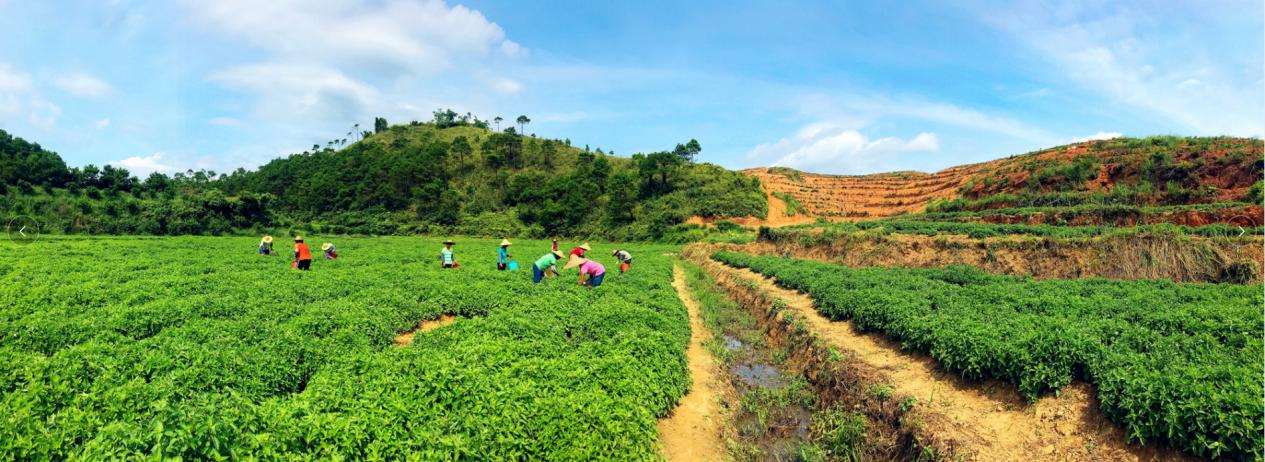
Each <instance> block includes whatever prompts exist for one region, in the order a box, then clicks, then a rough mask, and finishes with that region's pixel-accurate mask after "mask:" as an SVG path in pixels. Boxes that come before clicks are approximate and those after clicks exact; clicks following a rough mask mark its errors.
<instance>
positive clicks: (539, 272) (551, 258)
mask: <svg viewBox="0 0 1265 462" xmlns="http://www.w3.org/2000/svg"><path fill="white" fill-rule="evenodd" d="M559 258H562V252H560V251H558V250H553V251H551V252H549V253H547V254H545V256H543V257H540V259H539V260H536V263H532V265H531V281H532V283H535V284H540V280H541V279H544V278H545V271H548V270H549V267H550V266H553V265H555V264H557V263H558V259H559Z"/></svg>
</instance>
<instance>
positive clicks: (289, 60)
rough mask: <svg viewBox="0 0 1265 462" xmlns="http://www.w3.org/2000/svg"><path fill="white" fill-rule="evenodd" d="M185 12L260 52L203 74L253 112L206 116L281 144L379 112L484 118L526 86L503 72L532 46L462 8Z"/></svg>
mask: <svg viewBox="0 0 1265 462" xmlns="http://www.w3.org/2000/svg"><path fill="white" fill-rule="evenodd" d="M184 9H185V11H186V12H187V13H188V15H189V17H190V19H191V22H193V23H194V24H196V25H200V26H201V27H203V28H205V29H206V30H208V31H210V32H212V33H214V34H218V35H220V36H222V37H224V38H225V39H227V40H228V41H229V42H236V43H237V44H245V45H246V47H247V48H249V49H253V50H251V51H255V53H243V55H262V57H260V58H257V59H255V60H253V61H252V62H245V63H237V64H233V65H229V66H226V67H223V68H220V69H217V70H215V71H213V72H211V73H210V75H209V76H208V80H210V81H211V82H214V83H216V84H218V85H220V86H222V87H224V88H227V89H230V90H235V91H238V92H240V93H242V95H243V96H244V97H245V98H246V99H244V100H242V101H234V102H232V104H234V105H244V106H245V107H247V108H249V109H251V110H250V111H248V112H246V113H244V114H242V115H240V116H237V118H234V119H232V120H229V119H227V118H216V119H213V120H212V121H211V123H212V124H215V125H240V126H250V127H261V128H263V129H266V130H268V131H269V132H270V133H271V134H272V135H271V136H273V137H275V138H277V140H278V142H279V143H281V144H282V145H294V144H300V145H302V144H304V143H310V142H313V141H318V140H325V139H328V138H329V137H331V136H341V134H342V133H344V132H345V131H346V130H347V129H348V128H350V126H351V125H352V124H354V123H357V122H359V123H361V124H365V123H368V122H369V121H371V120H372V117H377V116H382V117H386V118H387V119H388V120H392V121H407V120H425V119H429V117H430V114H431V111H433V110H435V109H436V108H452V109H454V110H457V111H458V112H463V113H464V112H467V111H469V112H475V113H477V114H480V115H482V116H484V117H487V116H488V114H492V113H495V112H496V111H495V108H496V106H497V105H498V103H499V102H500V101H501V100H503V99H504V97H506V96H513V95H517V94H520V93H522V92H523V91H524V90H525V89H526V88H527V87H526V85H524V84H523V82H522V81H520V80H517V79H510V78H506V77H503V76H505V75H508V74H507V72H506V69H507V68H508V66H510V65H512V64H514V63H513V60H514V59H516V58H519V57H523V56H526V55H527V53H528V50H526V49H525V48H523V47H522V46H521V45H519V44H518V43H515V42H513V41H511V40H509V39H507V38H506V36H505V32H504V31H503V30H502V29H501V27H500V26H498V25H496V24H495V23H493V22H491V21H489V20H488V19H487V18H485V17H484V16H483V15H482V14H481V13H479V12H478V11H475V10H471V9H469V8H466V7H464V6H461V5H450V4H447V3H445V2H443V1H439V0H419V1H414V0H322V1H321V2H320V4H319V5H313V4H311V3H310V2H306V1H298V0H278V1H269V2H263V3H260V2H254V1H249V0H223V1H214V2H204V1H195V0H187V1H185V2H184ZM472 77H473V78H472ZM233 107H236V106H233ZM260 155H263V152H262V151H261V152H260Z"/></svg>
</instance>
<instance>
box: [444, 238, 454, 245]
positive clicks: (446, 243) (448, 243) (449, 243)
mask: <svg viewBox="0 0 1265 462" xmlns="http://www.w3.org/2000/svg"><path fill="white" fill-rule="evenodd" d="M444 244H445V245H454V244H456V242H453V241H452V240H451V239H449V240H446V241H444Z"/></svg>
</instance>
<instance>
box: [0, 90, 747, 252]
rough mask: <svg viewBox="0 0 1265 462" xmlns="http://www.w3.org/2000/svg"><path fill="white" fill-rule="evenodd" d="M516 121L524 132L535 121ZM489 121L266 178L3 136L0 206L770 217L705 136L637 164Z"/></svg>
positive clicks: (219, 226)
mask: <svg viewBox="0 0 1265 462" xmlns="http://www.w3.org/2000/svg"><path fill="white" fill-rule="evenodd" d="M516 122H518V124H519V128H520V130H521V128H523V127H525V125H526V124H527V123H529V122H530V119H528V118H526V116H520V117H519V118H518V119H517V120H516ZM494 123H495V124H497V125H498V126H499V124H500V118H497V120H496V121H495V122H494ZM488 125H489V123H488V121H483V120H479V119H478V118H477V117H473V116H470V115H469V114H467V115H465V116H461V115H457V114H456V113H454V112H452V111H436V113H435V119H434V120H432V121H431V122H428V123H421V122H416V121H415V122H412V123H410V124H407V125H396V126H389V125H388V124H387V123H386V120H385V119H382V118H378V119H377V120H375V124H374V130H373V131H367V130H366V131H362V132H359V135H358V136H359V137H360V139H359V140H351V141H350V142H349V140H348V139H347V138H343V139H338V140H333V141H330V142H328V143H326V144H325V145H324V146H321V145H319V144H318V145H314V146H313V147H312V149H311V150H309V151H305V152H302V153H298V154H293V155H291V156H289V157H286V158H280V159H275V160H273V161H271V162H269V163H267V164H265V165H263V166H261V167H260V168H259V169H258V170H255V171H247V170H245V169H240V168H239V169H237V170H236V171H233V172H231V173H227V174H225V173H216V172H214V171H192V170H191V171H186V172H181V173H175V174H173V175H167V174H163V173H153V174H150V175H148V176H147V177H146V178H145V179H143V180H142V179H139V178H137V177H135V176H133V175H131V173H130V172H128V171H127V170H125V169H122V168H117V167H112V166H109V165H107V166H104V167H100V168H98V167H96V166H94V165H87V166H84V167H82V168H80V167H67V166H66V164H65V162H63V161H62V159H61V157H60V156H58V155H57V154H56V153H53V152H50V151H48V150H45V149H43V148H42V147H40V146H39V145H38V144H34V143H29V142H27V141H25V140H22V139H21V138H16V137H13V136H11V135H9V134H8V133H5V132H3V131H0V176H3V179H4V183H3V186H4V191H3V192H4V194H3V195H2V196H0V205H2V206H4V207H5V209H6V210H8V211H9V212H10V214H11V215H29V216H32V217H34V218H36V219H37V220H38V221H40V222H41V224H42V226H43V228H44V230H45V232H55V233H82V234H160V235H162V234H224V233H234V232H264V231H267V230H281V229H285V230H295V231H306V232H326V233H353V234H416V233H462V234H472V235H496V236H500V235H517V236H534V237H543V236H554V235H559V236H585V237H587V236H592V237H605V238H610V239H651V240H682V239H691V238H697V237H698V235H699V233H700V230H698V229H693V228H692V227H690V226H687V225H683V224H682V223H683V222H684V221H685V220H686V219H687V218H689V217H690V216H693V215H698V216H704V217H713V218H725V217H740V216H752V215H753V216H764V215H765V213H766V210H767V203H766V200H765V197H764V194H763V193H761V191H760V185H759V183H758V181H756V180H755V179H752V178H748V177H746V176H744V175H741V174H739V173H736V172H731V171H729V170H726V169H724V168H721V167H718V166H715V165H711V164H704V163H696V162H695V157H696V156H697V155H698V154H699V153H700V152H701V150H702V146H701V145H700V144H699V143H698V142H697V141H695V140H689V141H688V142H685V143H681V144H679V145H677V146H676V147H675V148H674V149H672V150H668V151H660V152H653V153H646V154H636V155H633V156H632V157H631V158H623V157H615V156H613V155H611V154H613V153H604V152H602V150H601V149H600V148H598V149H596V150H591V149H589V148H588V147H587V146H585V147H584V148H577V147H573V146H571V142H570V140H552V139H541V138H537V137H535V136H534V135H533V136H526V135H523V134H521V133H519V130H515V128H514V127H508V128H506V129H505V130H504V131H493V130H491V129H489V128H488ZM355 133H356V132H355V130H353V132H352V133H349V136H357V135H355Z"/></svg>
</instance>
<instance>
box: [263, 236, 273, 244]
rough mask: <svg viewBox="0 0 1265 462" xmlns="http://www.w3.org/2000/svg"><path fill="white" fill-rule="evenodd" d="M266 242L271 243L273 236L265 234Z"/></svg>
mask: <svg viewBox="0 0 1265 462" xmlns="http://www.w3.org/2000/svg"><path fill="white" fill-rule="evenodd" d="M264 242H268V243H271V242H272V236H264Z"/></svg>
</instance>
